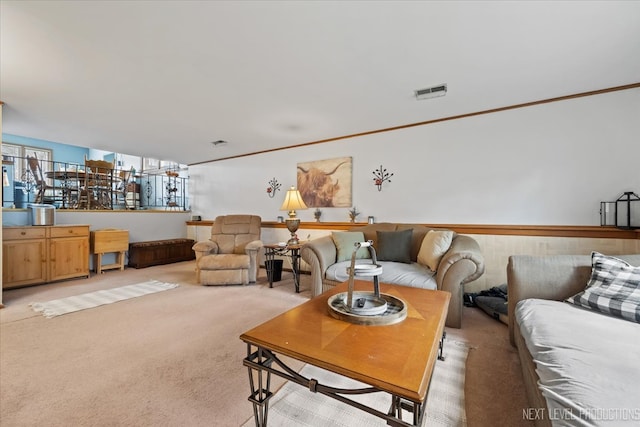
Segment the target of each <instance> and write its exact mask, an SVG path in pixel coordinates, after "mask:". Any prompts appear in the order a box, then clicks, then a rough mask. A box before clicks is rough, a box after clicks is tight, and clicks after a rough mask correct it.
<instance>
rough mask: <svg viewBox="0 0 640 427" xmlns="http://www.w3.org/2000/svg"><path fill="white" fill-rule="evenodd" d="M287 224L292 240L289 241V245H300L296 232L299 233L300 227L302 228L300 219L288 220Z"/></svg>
mask: <svg viewBox="0 0 640 427" xmlns="http://www.w3.org/2000/svg"><path fill="white" fill-rule="evenodd" d="M285 222H286V223H287V230H289V232H290V233H291V238H290V239H289V240H288V241H287V244H288V245H297V244H298V243H300V241H299V240H298V236H297V235H296V231H298V227H299V226H300V219H299V218H287V219H286V220H285Z"/></svg>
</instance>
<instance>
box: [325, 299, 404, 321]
mask: <svg viewBox="0 0 640 427" xmlns="http://www.w3.org/2000/svg"><path fill="white" fill-rule="evenodd" d="M347 298H348V292H341V293H339V294H336V295H332V296H330V297H329V298H328V299H327V306H328V309H329V314H330V315H331V317H333V318H335V319H339V320H344V321H347V322H351V323H356V324H359V325H392V324H394V323H399V322H402V321H403V320H404V319H405V318H406V317H407V305H406V304H405V303H404V301H402V300H401V299H399V298H396V297H394V296H393V295H389V294H380V298H376V296H375V295H374V293H373V292H361V291H358V292H354V293H353V300H354V301H357V300H358V299H359V298H365V299H366V300H368V301H370V302H371V305H373V306H375V305H376V304H379V305H382V303H381V301H378V300H384V302H385V303H386V304H385V310H384V312H381V313H377V314H362V313H357V312H354V311H358V310H357V309H355V310H354V308H349V307H347Z"/></svg>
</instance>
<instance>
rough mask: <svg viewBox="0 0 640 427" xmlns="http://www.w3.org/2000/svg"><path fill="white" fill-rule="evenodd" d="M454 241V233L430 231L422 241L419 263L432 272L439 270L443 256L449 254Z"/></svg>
mask: <svg viewBox="0 0 640 427" xmlns="http://www.w3.org/2000/svg"><path fill="white" fill-rule="evenodd" d="M452 240H453V231H448V230H442V231H436V230H430V231H429V232H428V233H427V235H426V236H425V237H424V240H423V241H422V245H421V246H420V252H418V263H420V264H422V265H426V266H427V267H429V268H430V269H431V270H433V271H436V270H438V265H439V264H440V260H441V259H442V257H443V255H444V254H445V253H447V251H448V250H449V247H450V246H451V241H452Z"/></svg>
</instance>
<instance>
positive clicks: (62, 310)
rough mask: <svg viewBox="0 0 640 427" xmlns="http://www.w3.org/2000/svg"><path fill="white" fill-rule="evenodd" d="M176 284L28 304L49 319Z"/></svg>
mask: <svg viewBox="0 0 640 427" xmlns="http://www.w3.org/2000/svg"><path fill="white" fill-rule="evenodd" d="M177 286H178V284H176V283H164V282H159V281H157V280H150V281H148V282H143V283H137V284H135V285H128V286H122V287H120V288H113V289H104V290H101V291H95V292H89V293H86V294H81V295H76V296H72V297H66V298H61V299H56V300H52V301H47V302H32V303H31V304H29V305H30V306H31V308H33V310H34V311H36V312H39V313H42V314H43V315H44V317H47V318H51V317H56V316H60V315H63V314H67V313H73V312H75V311H80V310H85V309H87V308H93V307H98V306H100V305H105V304H111V303H114V302H118V301H123V300H126V299H131V298H136V297H140V296H142V295H148V294H153V293H156V292H161V291H166V290H168V289H173V288H176V287H177Z"/></svg>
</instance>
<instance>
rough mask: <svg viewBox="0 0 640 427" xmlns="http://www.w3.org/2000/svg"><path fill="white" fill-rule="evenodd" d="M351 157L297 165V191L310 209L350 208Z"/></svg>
mask: <svg viewBox="0 0 640 427" xmlns="http://www.w3.org/2000/svg"><path fill="white" fill-rule="evenodd" d="M351 173H352V160H351V157H339V158H336V159H328V160H317V161H313V162H305V163H298V169H297V181H298V190H299V191H300V195H301V196H302V199H303V200H304V203H305V204H306V205H307V206H308V207H310V208H322V207H325V208H332V207H335V208H345V207H350V206H351Z"/></svg>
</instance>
